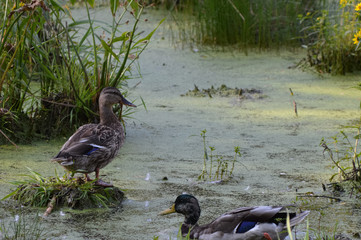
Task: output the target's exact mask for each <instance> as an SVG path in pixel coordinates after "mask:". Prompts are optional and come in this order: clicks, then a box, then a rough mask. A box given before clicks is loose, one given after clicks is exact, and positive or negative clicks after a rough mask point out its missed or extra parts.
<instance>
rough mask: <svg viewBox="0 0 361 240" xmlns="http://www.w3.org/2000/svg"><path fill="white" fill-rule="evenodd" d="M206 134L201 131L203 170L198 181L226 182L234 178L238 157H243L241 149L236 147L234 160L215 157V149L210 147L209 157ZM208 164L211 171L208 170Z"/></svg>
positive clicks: (204, 131)
mask: <svg viewBox="0 0 361 240" xmlns="http://www.w3.org/2000/svg"><path fill="white" fill-rule="evenodd" d="M206 132H207V130H206V129H204V130H202V131H201V137H202V139H203V149H204V155H203V169H202V173H201V174H200V175H199V176H198V180H207V179H208V180H212V181H215V180H216V181H218V180H225V179H227V178H231V177H232V176H233V170H234V167H235V163H236V162H237V156H239V157H241V156H242V154H241V153H240V147H238V146H237V147H234V157H233V159H228V158H224V157H223V156H220V155H215V154H214V151H215V150H216V148H215V147H212V146H208V148H209V150H210V151H211V153H210V154H209V155H208V148H207V143H206ZM207 163H208V167H209V169H207Z"/></svg>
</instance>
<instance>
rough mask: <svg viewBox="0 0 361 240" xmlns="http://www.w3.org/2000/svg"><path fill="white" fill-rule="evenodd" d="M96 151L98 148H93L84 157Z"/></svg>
mask: <svg viewBox="0 0 361 240" xmlns="http://www.w3.org/2000/svg"><path fill="white" fill-rule="evenodd" d="M97 150H99V148H98V147H93V148H92V149H91V150H90V151H89V152H87V153H86V154H85V155H88V156H89V155H90V154H92V153H93V152H95V151H97Z"/></svg>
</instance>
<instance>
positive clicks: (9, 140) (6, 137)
mask: <svg viewBox="0 0 361 240" xmlns="http://www.w3.org/2000/svg"><path fill="white" fill-rule="evenodd" d="M0 133H1V134H2V135H3V136H4V137H5V138H6V139H7V140H8V141H9V142H10V143H11V144H12V145H14V146H15V147H16V148H18V145H16V144H15V143H14V142H13V141H11V140H10V138H8V136H6V134H5V133H4V132H3V131H1V129H0Z"/></svg>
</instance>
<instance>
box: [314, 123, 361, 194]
mask: <svg viewBox="0 0 361 240" xmlns="http://www.w3.org/2000/svg"><path fill="white" fill-rule="evenodd" d="M347 129H353V130H356V133H353V137H350V136H349V135H348V134H347V133H346V132H345V130H343V131H340V133H339V134H337V135H335V136H334V137H332V140H333V142H331V143H332V144H333V145H334V151H332V150H331V148H330V147H329V146H328V144H327V143H326V141H325V140H324V139H322V140H321V143H320V145H321V146H322V147H323V148H324V153H325V152H327V153H328V155H329V158H330V160H331V161H332V163H333V164H334V168H336V169H337V173H335V174H333V175H332V176H331V178H330V181H331V182H335V181H336V182H339V183H348V184H349V185H350V186H351V191H350V194H352V193H354V192H355V193H356V194H358V195H359V196H360V194H361V161H360V155H361V152H360V150H359V139H360V138H361V134H360V130H361V126H359V125H356V126H348V128H347ZM349 134H350V133H349ZM334 153H336V154H334ZM335 155H336V156H335Z"/></svg>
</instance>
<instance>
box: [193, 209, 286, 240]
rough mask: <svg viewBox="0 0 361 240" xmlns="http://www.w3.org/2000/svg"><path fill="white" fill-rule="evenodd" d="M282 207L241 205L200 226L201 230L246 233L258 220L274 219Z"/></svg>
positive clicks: (205, 232) (207, 232)
mask: <svg viewBox="0 0 361 240" xmlns="http://www.w3.org/2000/svg"><path fill="white" fill-rule="evenodd" d="M281 209H282V207H271V206H259V207H241V208H237V209H234V210H231V211H229V212H227V213H224V214H223V215H221V216H220V217H218V218H216V219H215V220H214V221H213V222H211V223H210V224H207V225H204V226H200V227H199V228H198V231H199V232H202V233H203V234H211V233H215V232H222V233H232V234H233V233H244V232H247V231H248V230H250V229H252V228H253V227H254V226H255V225H256V224H257V223H258V222H267V221H268V220H269V219H272V218H273V217H274V216H275V215H276V214H277V213H278V212H279V211H280V210H281Z"/></svg>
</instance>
